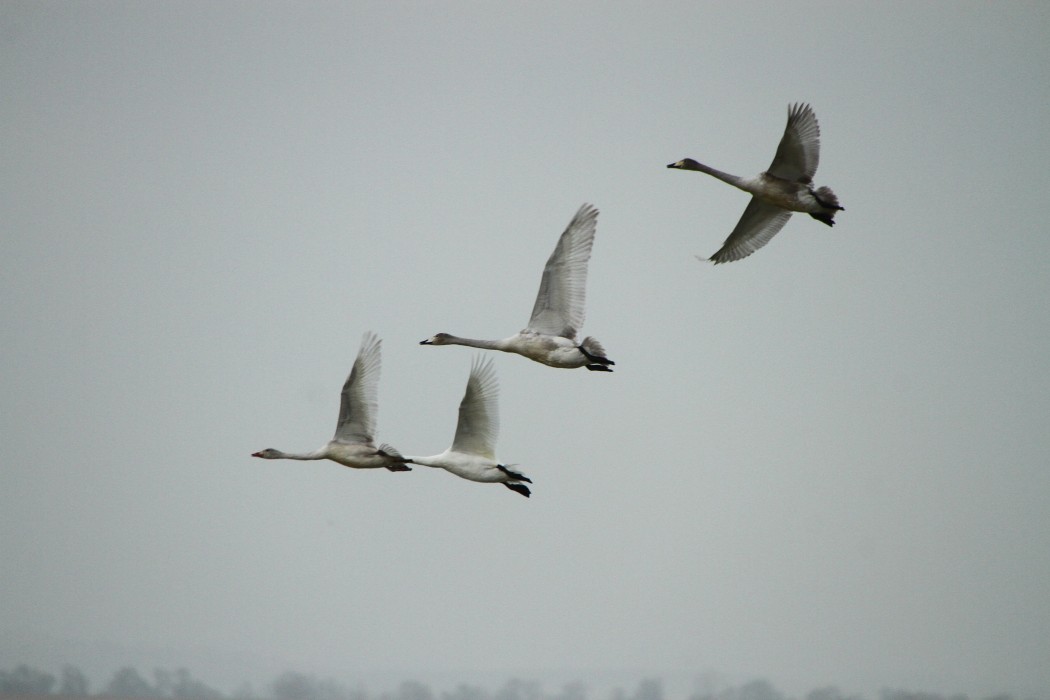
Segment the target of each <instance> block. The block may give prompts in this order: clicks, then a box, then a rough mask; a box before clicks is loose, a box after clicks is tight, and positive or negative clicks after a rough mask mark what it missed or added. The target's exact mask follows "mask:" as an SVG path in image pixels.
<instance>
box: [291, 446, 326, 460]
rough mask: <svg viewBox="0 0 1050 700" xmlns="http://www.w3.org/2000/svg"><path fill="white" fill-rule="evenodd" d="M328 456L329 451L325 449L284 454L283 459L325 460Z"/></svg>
mask: <svg viewBox="0 0 1050 700" xmlns="http://www.w3.org/2000/svg"><path fill="white" fill-rule="evenodd" d="M327 456H328V451H327V450H326V449H325V448H323V447H322V448H321V449H319V450H314V451H313V452H282V453H281V459H303V460H305V459H324V458H325V457H327Z"/></svg>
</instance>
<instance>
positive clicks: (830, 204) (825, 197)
mask: <svg viewBox="0 0 1050 700" xmlns="http://www.w3.org/2000/svg"><path fill="white" fill-rule="evenodd" d="M813 197H814V198H816V200H817V204H819V205H820V206H822V207H824V208H825V209H834V210H835V211H846V207H844V206H842V205H841V204H839V198H838V197H836V196H835V193H834V192H832V191H831V188H830V187H818V188H817V190H816V191H815V192H814V193H813Z"/></svg>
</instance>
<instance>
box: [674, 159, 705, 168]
mask: <svg viewBox="0 0 1050 700" xmlns="http://www.w3.org/2000/svg"><path fill="white" fill-rule="evenodd" d="M698 165H700V164H699V163H697V162H696V161H695V160H693V159H692V158H683V159H682V160H680V161H678V162H677V163H669V164H668V165H667V167H668V168H677V169H678V170H699V168H698V167H697V166H698Z"/></svg>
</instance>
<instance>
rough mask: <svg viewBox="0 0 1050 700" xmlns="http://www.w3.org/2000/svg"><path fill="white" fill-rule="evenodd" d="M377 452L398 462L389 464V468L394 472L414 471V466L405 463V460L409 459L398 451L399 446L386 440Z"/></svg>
mask: <svg viewBox="0 0 1050 700" xmlns="http://www.w3.org/2000/svg"><path fill="white" fill-rule="evenodd" d="M376 454H378V455H380V456H383V457H389V458H390V459H392V460H394V461H395V462H396V464H390V465H387V469H389V470H390V471H392V472H410V471H412V467H410V466H408V465H407V464H405V462H407V461H408V459H406V458H405V456H404V455H402V454H401V453H400V452H398V450H397V448H396V447H394V446H393V445H390V444H387V443H385V442H384V443H383V444H382V445H380V446H379V449H378V450H376Z"/></svg>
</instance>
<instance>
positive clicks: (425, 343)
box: [419, 338, 431, 345]
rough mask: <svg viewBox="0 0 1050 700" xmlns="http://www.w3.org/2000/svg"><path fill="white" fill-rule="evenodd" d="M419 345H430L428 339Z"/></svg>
mask: <svg viewBox="0 0 1050 700" xmlns="http://www.w3.org/2000/svg"><path fill="white" fill-rule="evenodd" d="M419 344H420V345H430V344H431V343H430V338H427V339H426V340H421V341H419Z"/></svg>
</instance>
